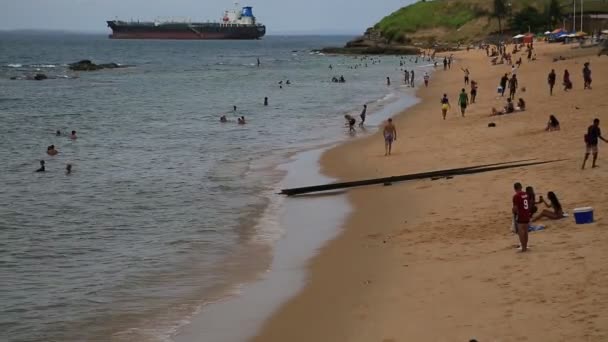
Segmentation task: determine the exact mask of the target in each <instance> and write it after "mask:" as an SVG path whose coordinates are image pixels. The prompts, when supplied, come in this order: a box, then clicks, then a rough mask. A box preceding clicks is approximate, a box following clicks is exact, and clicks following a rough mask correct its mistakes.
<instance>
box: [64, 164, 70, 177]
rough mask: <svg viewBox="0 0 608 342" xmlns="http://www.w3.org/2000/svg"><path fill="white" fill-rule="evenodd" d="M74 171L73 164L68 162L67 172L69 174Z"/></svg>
mask: <svg viewBox="0 0 608 342" xmlns="http://www.w3.org/2000/svg"><path fill="white" fill-rule="evenodd" d="M71 173H72V164H68V165H66V166H65V174H66V175H69V174H71Z"/></svg>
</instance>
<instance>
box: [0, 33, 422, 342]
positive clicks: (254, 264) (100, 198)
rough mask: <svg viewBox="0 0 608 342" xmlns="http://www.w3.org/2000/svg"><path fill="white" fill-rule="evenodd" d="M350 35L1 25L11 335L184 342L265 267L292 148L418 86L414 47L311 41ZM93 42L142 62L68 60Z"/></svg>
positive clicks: (403, 98) (97, 54)
mask: <svg viewBox="0 0 608 342" xmlns="http://www.w3.org/2000/svg"><path fill="white" fill-rule="evenodd" d="M349 38H351V37H344V36H336V37H333V36H325V37H305V36H269V37H265V38H264V39H262V40H257V41H139V40H129V41H122V40H110V39H108V38H107V37H106V36H104V35H85V34H44V33H35V34H34V33H28V34H24V33H3V35H2V36H0V127H1V129H2V135H1V137H2V138H1V140H0V141H1V145H2V148H0V159H1V160H2V161H3V162H2V163H0V177H1V178H0V180H1V183H2V187H1V188H0V279H1V281H0V303H2V305H1V306H0V340H2V341H85V340H86V341H109V340H112V341H171V340H172V339H171V336H173V335H174V334H175V333H176V331H177V330H178V329H179V328H181V327H182V326H184V325H185V324H187V323H188V322H189V318H190V317H192V316H193V315H195V314H200V312H201V311H202V312H204V311H205V305H207V304H209V303H213V302H217V301H220V300H222V299H225V298H229V297H231V296H238V291H237V289H238V287H239V286H242V284H247V283H249V282H252V281H255V280H256V279H258V278H259V275H260V274H261V273H263V272H265V271H267V270H268V269H269V267H271V265H272V263H273V260H274V261H275V262H276V257H277V255H276V254H275V253H274V248H275V246H276V244H277V243H278V242H279V241H281V240H282V239H285V236H286V232H287V228H286V227H285V226H284V225H283V224H282V221H281V220H280V219H279V218H280V215H279V212H282V210H284V208H285V203H284V201H285V200H284V199H283V198H282V197H280V196H278V195H276V192H277V191H278V190H279V189H278V187H279V186H280V185H281V184H284V183H282V181H283V180H284V179H285V177H286V176H287V175H288V173H289V170H288V169H289V168H285V167H281V165H283V166H284V165H285V164H288V163H289V162H290V160H293V158H294V156H297V155H298V154H299V153H302V152H305V151H311V150H314V149H319V148H323V147H326V146H330V145H331V144H335V143H337V142H340V141H344V140H346V139H352V138H354V137H356V136H361V135H364V134H369V132H370V131H373V129H370V130H368V131H367V132H364V131H362V130H359V132H358V133H357V134H356V135H355V136H353V135H351V134H349V133H348V132H347V129H346V128H345V127H344V118H343V116H344V115H345V114H352V115H354V116H356V117H357V118H358V114H359V112H360V111H361V109H362V105H363V104H365V103H367V104H369V109H368V115H369V120H370V125H371V126H374V125H378V124H379V123H380V122H381V121H382V119H383V118H385V117H386V116H388V115H390V112H391V111H394V110H393V109H391V108H403V107H404V106H406V105H409V104H411V103H413V102H414V101H415V99H414V97H413V96H412V95H411V91H410V90H409V88H407V87H405V86H404V85H403V77H402V72H401V71H400V62H402V63H405V66H404V67H405V68H408V69H411V64H413V61H411V60H410V59H408V58H405V59H400V57H388V56H382V57H380V58H378V57H374V58H375V59H374V62H372V59H367V60H361V57H352V56H326V55H323V54H320V53H317V52H314V51H312V50H313V49H316V48H319V47H323V46H337V45H343V44H344V43H345V42H346V41H347V40H348V39H349ZM258 58H259V59H260V62H261V65H260V66H259V67H258V66H257V59H258ZM82 59H90V60H92V61H94V62H96V63H108V62H115V63H119V64H121V65H124V66H127V67H125V68H120V69H112V70H101V71H95V72H73V71H70V70H68V68H67V64H69V63H73V62H76V61H79V60H82ZM365 63H367V67H365ZM330 65H331V66H332V69H330V68H329V66H330ZM355 66H356V68H355ZM422 68H423V64H422V62H421V63H420V64H419V65H417V69H416V70H417V75H419V76H417V78H418V79H419V80H421V76H422V73H423V72H422V70H423V69H422ZM418 70H421V71H418ZM39 73H43V74H45V75H47V76H48V79H46V80H42V81H35V80H29V79H27V78H31V76H34V75H35V74H39ZM340 75H343V76H344V78H345V79H346V82H345V83H333V82H331V78H332V76H336V77H339V76H340ZM387 76H389V77H391V79H392V84H391V86H387V85H386V77H387ZM11 78H15V79H11ZM287 80H289V81H290V84H286V81H287ZM280 81H283V84H282V86H281V85H280V84H279V82H280ZM264 97H268V99H269V105H268V106H264V105H263V100H264ZM233 106H237V110H236V111H234V110H233ZM379 113H384V114H382V115H380V114H379ZM221 115H226V116H227V118H228V119H229V122H227V123H220V121H219V117H220V116H221ZM239 116H244V117H245V118H246V120H247V124H246V125H238V124H237V123H236V118H237V117H239ZM371 126H370V127H371ZM57 130H59V131H61V135H59V136H58V135H56V133H55V132H56V131H57ZM72 130H75V131H76V132H77V136H78V138H77V139H76V140H72V139H69V132H71V131H72ZM49 145H55V147H56V149H57V150H58V151H59V154H58V155H56V156H49V155H47V154H46V148H47V146H49ZM379 149H380V150H381V149H382V144H381V143H379ZM40 160H44V161H45V163H46V171H45V172H38V173H37V172H34V171H35V170H36V169H37V168H38V167H39V161H40ZM67 164H71V165H72V166H73V172H72V173H71V174H69V175H68V174H66V173H65V168H66V165H67ZM309 164H310V165H309V167H310V168H316V164H315V162H314V161H313V162H310V163H309ZM298 165H300V164H298ZM298 167H299V168H301V167H302V166H298ZM295 182H296V183H299V182H297V180H296V181H295ZM300 185H310V184H300ZM311 210H314V208H313V209H311ZM310 214H311V215H314V213H310ZM302 219H305V216H304V217H302V218H301V220H302ZM319 243H320V242H319ZM312 249H313V248H312V247H311V250H310V251H309V253H311V254H312V253H313V252H314V250H312ZM282 254H289V249H287V250H286V251H283V252H282ZM226 319H228V318H226Z"/></svg>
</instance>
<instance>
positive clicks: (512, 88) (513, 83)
mask: <svg viewBox="0 0 608 342" xmlns="http://www.w3.org/2000/svg"><path fill="white" fill-rule="evenodd" d="M516 92H517V75H513V76H512V77H511V79H510V80H509V98H510V99H511V100H514V99H515V93H516Z"/></svg>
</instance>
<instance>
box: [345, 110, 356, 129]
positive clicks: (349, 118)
mask: <svg viewBox="0 0 608 342" xmlns="http://www.w3.org/2000/svg"><path fill="white" fill-rule="evenodd" d="M344 120H346V126H348V131H349V132H350V133H355V124H356V123H357V120H356V119H355V118H353V117H352V116H351V115H349V114H346V115H344Z"/></svg>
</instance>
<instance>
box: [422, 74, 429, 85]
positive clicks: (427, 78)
mask: <svg viewBox="0 0 608 342" xmlns="http://www.w3.org/2000/svg"><path fill="white" fill-rule="evenodd" d="M423 78H424V86H425V87H428V86H429V79H430V76H429V73H428V72H426V71H425V72H424V77H423Z"/></svg>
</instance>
